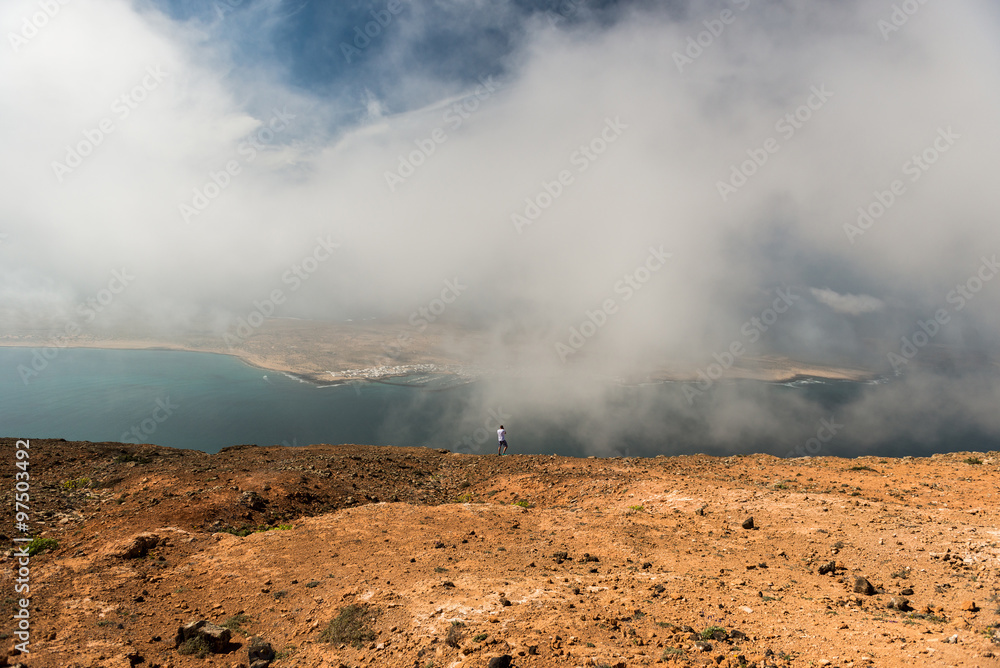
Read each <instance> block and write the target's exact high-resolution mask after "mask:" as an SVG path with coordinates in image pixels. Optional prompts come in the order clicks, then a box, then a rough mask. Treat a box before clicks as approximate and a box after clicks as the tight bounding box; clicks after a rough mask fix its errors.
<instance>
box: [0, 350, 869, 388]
mask: <svg viewBox="0 0 1000 668" xmlns="http://www.w3.org/2000/svg"><path fill="white" fill-rule="evenodd" d="M0 347H3V348H32V349H39V348H46V347H52V346H45V345H39V344H37V343H35V342H33V341H6V340H3V339H0ZM57 348H60V349H62V348H82V349H91V350H149V351H165V352H189V353H206V354H215V355H226V356H228V357H234V358H236V359H237V360H239V361H240V362H241V363H242V364H245V365H246V366H248V367H251V368H254V369H260V370H262V371H271V372H276V373H283V374H286V375H287V376H289V377H291V378H294V379H296V380H299V381H301V382H305V383H310V384H312V385H316V386H319V387H333V386H339V385H347V384H350V383H354V382H359V381H360V382H383V383H384V382H385V381H387V380H391V379H393V378H405V377H407V376H412V375H415V374H432V375H437V376H455V377H461V376H464V377H466V378H468V379H469V382H471V381H474V380H479V379H481V378H484V377H486V376H488V375H493V374H490V373H487V372H483V371H481V370H480V371H479V372H474V371H472V370H471V368H470V367H462V366H460V365H439V364H433V363H424V364H409V365H392V366H390V365H374V366H368V367H360V368H354V369H342V370H340V374H341V375H335V374H334V372H333V371H325V372H316V371H308V370H303V369H296V368H292V367H290V366H289V365H287V364H281V363H279V362H278V361H277V360H267V359H261V358H260V356H255V355H253V354H251V353H249V352H243V351H236V350H222V349H220V348H213V347H210V346H198V345H191V344H179V343H169V342H163V341H156V342H149V343H146V342H142V341H130V340H117V341H108V342H97V341H88V342H81V343H80V344H77V345H62V346H57ZM787 363H788V364H790V365H791V361H788V362H787ZM456 367H457V368H456ZM824 370H825V371H826V373H824ZM737 371H738V372H739V373H737V374H733V375H729V376H722V377H720V378H718V379H715V380H714V381H713V382H716V383H719V382H736V381H743V380H750V381H758V382H765V383H773V384H788V383H794V382H797V381H807V380H819V381H838V380H842V381H851V382H870V381H875V380H879V379H881V378H884V375H883V374H879V373H876V372H874V371H870V370H862V369H850V368H835V367H827V368H825V369H824V368H822V367H816V366H813V365H808V364H801V365H791V368H789V369H787V370H777V373H775V372H773V371H772V372H769V371H768V370H767V369H764V368H760V369H747V368H745V367H740V368H738V369H737ZM782 371H784V373H782ZM327 374H329V375H327ZM617 380H618V384H621V385H625V386H631V385H641V384H648V383H697V382H698V378H697V377H696V376H691V375H690V374H670V375H666V374H662V375H661V374H654V375H651V376H650V377H647V378H644V379H641V380H639V379H636V380H632V381H631V382H623V379H617Z"/></svg>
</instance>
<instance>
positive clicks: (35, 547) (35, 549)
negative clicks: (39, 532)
mask: <svg viewBox="0 0 1000 668" xmlns="http://www.w3.org/2000/svg"><path fill="white" fill-rule="evenodd" d="M57 549H59V541H57V540H56V539H54V538H42V537H40V536H35V537H34V538H32V539H31V542H30V543H28V556H29V557H33V556H35V555H36V554H38V553H39V552H45V551H46V550H48V551H49V552H51V551H53V550H57Z"/></svg>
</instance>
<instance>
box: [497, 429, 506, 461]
mask: <svg viewBox="0 0 1000 668" xmlns="http://www.w3.org/2000/svg"><path fill="white" fill-rule="evenodd" d="M497 441H499V443H498V444H497V454H498V455H502V454H505V453H506V452H507V430H506V429H504V428H503V425H500V428H499V429H497Z"/></svg>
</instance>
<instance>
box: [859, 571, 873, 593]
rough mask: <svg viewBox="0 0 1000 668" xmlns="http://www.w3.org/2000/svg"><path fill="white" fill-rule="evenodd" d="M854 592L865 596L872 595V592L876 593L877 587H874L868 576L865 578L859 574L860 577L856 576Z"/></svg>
mask: <svg viewBox="0 0 1000 668" xmlns="http://www.w3.org/2000/svg"><path fill="white" fill-rule="evenodd" d="M854 593H855V594H864V595H865V596H871V595H872V594H874V593H875V587H873V586H872V583H871V582H869V581H868V580H867V579H866V578H863V577H861V576H860V575H859V576H858V577H856V578H854Z"/></svg>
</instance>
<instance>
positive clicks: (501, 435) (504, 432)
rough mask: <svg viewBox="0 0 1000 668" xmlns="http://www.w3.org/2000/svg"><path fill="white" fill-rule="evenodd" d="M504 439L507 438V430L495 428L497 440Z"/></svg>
mask: <svg viewBox="0 0 1000 668" xmlns="http://www.w3.org/2000/svg"><path fill="white" fill-rule="evenodd" d="M505 440H507V430H506V429H497V441H505Z"/></svg>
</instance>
